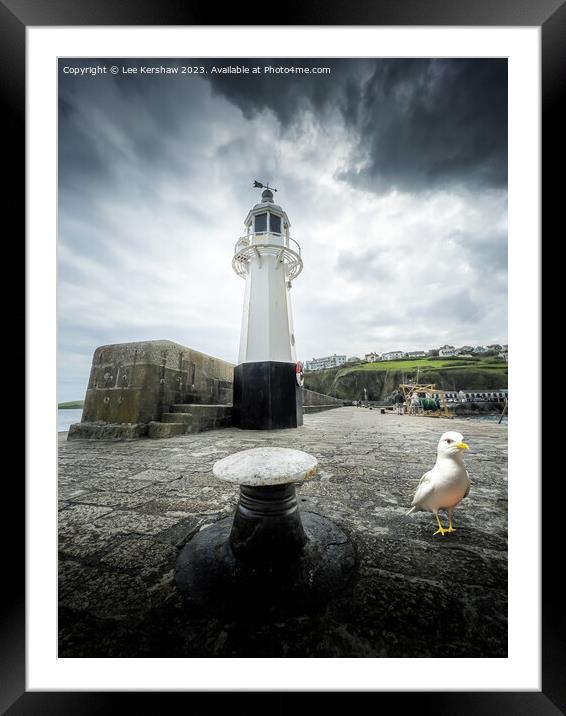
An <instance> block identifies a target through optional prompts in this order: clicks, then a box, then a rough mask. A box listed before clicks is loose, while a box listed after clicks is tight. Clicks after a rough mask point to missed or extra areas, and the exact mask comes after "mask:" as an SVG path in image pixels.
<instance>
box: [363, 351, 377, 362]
mask: <svg viewBox="0 0 566 716" xmlns="http://www.w3.org/2000/svg"><path fill="white" fill-rule="evenodd" d="M364 360H365V362H366V363H375V362H376V361H378V360H381V356H380V355H379V353H366V354H365V356H364Z"/></svg>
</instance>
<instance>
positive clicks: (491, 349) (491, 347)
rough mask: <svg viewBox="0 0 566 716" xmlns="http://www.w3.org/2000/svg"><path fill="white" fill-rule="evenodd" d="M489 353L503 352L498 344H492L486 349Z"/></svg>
mask: <svg viewBox="0 0 566 716" xmlns="http://www.w3.org/2000/svg"><path fill="white" fill-rule="evenodd" d="M487 348H488V350H490V351H501V350H503V346H500V345H499V343H492V344H491V345H490V346H488V347H487Z"/></svg>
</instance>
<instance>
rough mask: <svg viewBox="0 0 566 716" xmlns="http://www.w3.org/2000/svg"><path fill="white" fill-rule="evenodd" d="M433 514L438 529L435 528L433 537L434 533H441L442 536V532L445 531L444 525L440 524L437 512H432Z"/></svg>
mask: <svg viewBox="0 0 566 716" xmlns="http://www.w3.org/2000/svg"><path fill="white" fill-rule="evenodd" d="M434 516H435V517H436V521H437V522H438V529H437V530H436V532H435V533H434V534H433V537H434V535H437V534H441V535H442V536H444V533H445V532H446V531H447V530H445V529H444V527H443V526H442V525H441V524H440V518H439V517H438V512H435V513H434Z"/></svg>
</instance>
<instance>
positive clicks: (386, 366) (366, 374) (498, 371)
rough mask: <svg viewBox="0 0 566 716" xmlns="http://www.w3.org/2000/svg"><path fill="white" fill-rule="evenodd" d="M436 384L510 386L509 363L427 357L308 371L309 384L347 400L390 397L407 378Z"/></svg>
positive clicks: (449, 386)
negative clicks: (508, 377)
mask: <svg viewBox="0 0 566 716" xmlns="http://www.w3.org/2000/svg"><path fill="white" fill-rule="evenodd" d="M417 375H418V382H419V383H434V384H435V385H436V387H437V388H441V389H444V390H460V389H470V390H494V389H495V388H506V387H507V363H505V362H503V361H496V360H493V359H492V358H491V359H490V358H487V359H481V358H465V359H449V358H423V359H421V360H396V361H379V362H377V363H362V364H356V365H352V366H342V367H341V368H328V369H326V370H319V371H315V372H313V373H306V374H305V387H306V388H308V389H309V390H316V391H317V392H319V393H325V394H326V395H334V396H336V397H337V398H342V399H343V400H359V399H360V398H363V395H364V388H365V389H366V390H367V397H368V400H386V399H388V398H389V397H390V395H391V394H392V393H393V391H394V390H395V389H396V388H398V387H399V383H402V382H403V381H404V380H405V381H409V380H416V379H417Z"/></svg>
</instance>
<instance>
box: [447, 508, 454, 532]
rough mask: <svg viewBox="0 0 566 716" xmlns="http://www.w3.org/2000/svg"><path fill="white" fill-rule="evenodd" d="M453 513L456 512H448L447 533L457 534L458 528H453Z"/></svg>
mask: <svg viewBox="0 0 566 716" xmlns="http://www.w3.org/2000/svg"><path fill="white" fill-rule="evenodd" d="M452 512H454V510H448V529H447V530H446V531H447V532H456V528H455V527H452Z"/></svg>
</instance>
